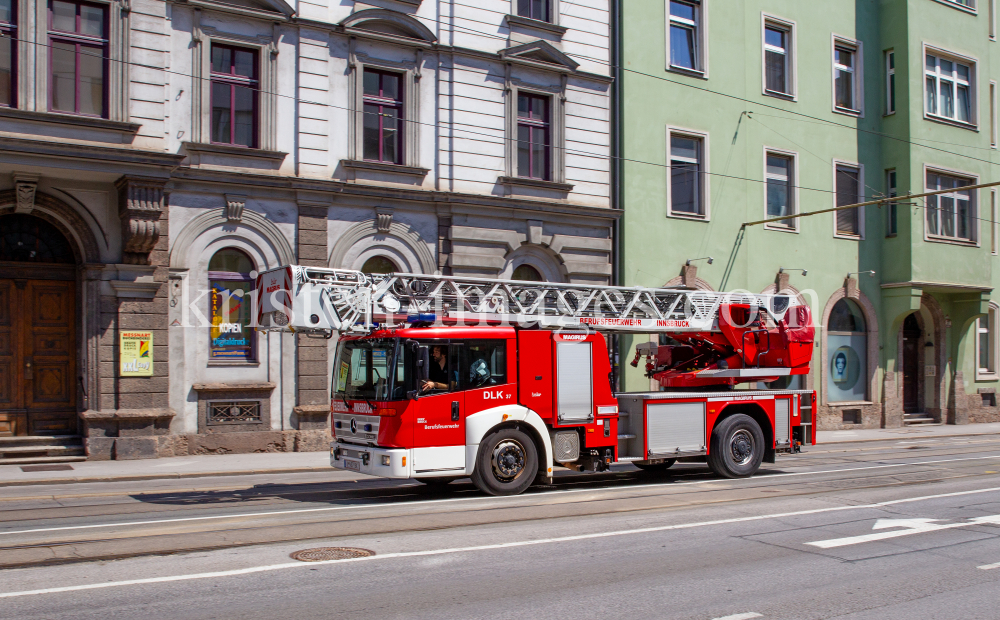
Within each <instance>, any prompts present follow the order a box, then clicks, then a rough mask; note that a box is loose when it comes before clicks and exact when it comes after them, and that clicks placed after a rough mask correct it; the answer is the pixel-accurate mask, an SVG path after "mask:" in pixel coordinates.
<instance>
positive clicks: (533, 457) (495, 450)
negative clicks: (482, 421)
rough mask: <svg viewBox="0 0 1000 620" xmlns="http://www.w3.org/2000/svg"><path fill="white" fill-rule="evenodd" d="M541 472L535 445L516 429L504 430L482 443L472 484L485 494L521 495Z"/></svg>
mask: <svg viewBox="0 0 1000 620" xmlns="http://www.w3.org/2000/svg"><path fill="white" fill-rule="evenodd" d="M537 473H538V452H537V451H536V450H535V442H534V441H532V440H531V437H529V436H528V435H527V434H526V433H524V432H522V431H520V430H518V429H516V428H501V429H497V430H495V431H493V432H491V433H489V434H487V435H486V437H483V440H482V442H480V444H479V453H478V454H477V455H476V467H475V469H473V471H472V482H473V484H475V485H476V487H478V488H479V490H480V491H482V492H483V493H488V494H490V495H517V494H518V493H521V492H522V491H524V490H525V489H527V488H528V487H529V486H531V483H532V481H533V480H534V479H535V474H537Z"/></svg>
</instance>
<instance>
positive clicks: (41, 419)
mask: <svg viewBox="0 0 1000 620" xmlns="http://www.w3.org/2000/svg"><path fill="white" fill-rule="evenodd" d="M32 267H36V268H37V266H32ZM76 348H77V344H76V283H75V282H74V281H72V280H41V279H18V278H3V277H0V437H3V436H12V435H75V434H76V433H77V402H76V387H77V386H76V383H77V379H76V374H77V373H76Z"/></svg>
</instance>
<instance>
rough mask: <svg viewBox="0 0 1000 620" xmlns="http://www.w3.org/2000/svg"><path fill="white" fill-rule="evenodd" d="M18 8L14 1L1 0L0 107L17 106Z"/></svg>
mask: <svg viewBox="0 0 1000 620" xmlns="http://www.w3.org/2000/svg"><path fill="white" fill-rule="evenodd" d="M16 19H17V8H16V6H15V5H14V0H0V106H11V107H13V106H16V105H17V101H16V100H15V98H14V97H15V95H14V83H15V82H14V67H15V64H14V63H15V62H16V48H17V46H16V45H15V44H14V42H15V41H16V40H17V25H16V24H15V23H14V22H15V21H16Z"/></svg>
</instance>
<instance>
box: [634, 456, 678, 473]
mask: <svg viewBox="0 0 1000 620" xmlns="http://www.w3.org/2000/svg"><path fill="white" fill-rule="evenodd" d="M676 462H677V459H663V460H662V461H633V462H632V464H633V465H635V466H636V467H638V468H639V469H641V470H642V471H646V472H649V473H659V472H661V471H667V470H668V469H670V468H671V467H672V466H673V464H674V463H676Z"/></svg>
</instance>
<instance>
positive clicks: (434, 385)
mask: <svg viewBox="0 0 1000 620" xmlns="http://www.w3.org/2000/svg"><path fill="white" fill-rule="evenodd" d="M430 361H431V364H430V368H428V372H427V380H426V381H424V383H423V385H421V386H420V389H421V391H423V392H430V391H431V390H447V389H449V387H448V384H449V381H448V357H447V354H446V349H445V347H443V346H434V347H431V360H430Z"/></svg>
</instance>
